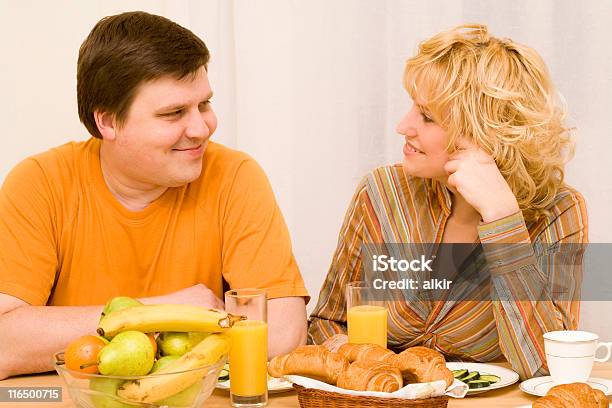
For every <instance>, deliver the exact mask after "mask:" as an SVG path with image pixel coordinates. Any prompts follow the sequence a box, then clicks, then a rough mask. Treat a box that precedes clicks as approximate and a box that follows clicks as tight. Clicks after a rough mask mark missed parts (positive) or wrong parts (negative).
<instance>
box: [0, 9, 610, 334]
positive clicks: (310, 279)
mask: <svg viewBox="0 0 612 408" xmlns="http://www.w3.org/2000/svg"><path fill="white" fill-rule="evenodd" d="M130 10H145V11H148V12H151V13H155V14H160V15H164V16H166V17H168V18H170V19H172V20H175V21H177V22H178V23H180V24H182V25H184V26H185V27H187V28H189V29H191V30H192V31H193V32H195V33H196V34H197V35H199V36H201V37H202V38H203V39H204V41H205V42H206V44H207V45H208V47H209V48H210V50H211V54H212V61H211V64H210V69H209V72H210V77H211V81H212V86H213V89H214V92H215V97H214V99H213V106H214V108H215V109H216V112H217V115H218V117H219V123H220V124H219V128H218V130H217V133H216V135H215V137H214V138H215V139H216V140H217V141H219V142H221V143H224V144H226V145H228V146H230V147H233V148H236V149H239V150H243V151H246V152H248V153H249V154H251V155H252V156H253V157H255V158H256V159H257V160H258V161H259V163H260V164H261V165H262V166H263V167H264V169H265V170H266V172H267V174H268V177H269V178H270V181H271V183H272V186H273V188H274V191H275V193H276V197H277V199H278V202H279V204H280V207H281V208H282V210H283V213H284V216H285V219H286V221H287V224H288V226H289V229H290V232H291V235H292V239H293V245H294V250H295V254H296V257H297V259H298V262H299V265H300V267H301V270H302V273H303V275H304V278H305V280H306V283H307V286H308V289H309V291H310V292H311V294H312V296H313V299H312V301H311V303H310V305H309V308H310V309H312V307H313V306H314V304H315V303H316V300H317V297H318V292H319V289H320V286H321V283H322V281H323V278H324V276H325V274H326V272H327V268H328V266H329V261H330V259H331V256H332V253H333V250H334V248H335V245H336V240H337V234H338V230H339V228H340V225H341V223H342V220H343V217H344V211H345V210H346V207H347V205H348V203H349V200H350V198H351V196H352V194H353V191H354V188H355V186H356V184H357V182H358V181H359V179H360V178H361V177H362V176H363V175H364V174H366V173H367V172H368V171H369V170H371V169H372V168H374V167H376V166H380V165H384V164H389V163H393V162H398V161H400V160H401V157H402V155H401V146H402V140H401V138H400V137H399V136H397V135H396V134H395V132H394V127H395V123H396V122H397V121H398V120H399V119H400V118H401V116H402V114H403V113H404V112H405V111H406V110H407V109H409V107H410V100H409V98H408V96H407V94H406V93H405V92H404V90H403V89H402V85H401V75H402V71H403V65H404V61H405V60H406V59H407V58H408V57H409V56H411V55H413V54H414V53H415V51H416V49H417V45H418V43H419V41H421V40H424V39H426V38H428V37H429V36H431V35H433V34H435V33H436V32H439V31H441V30H445V29H448V28H451V27H453V26H455V25H458V24H462V23H471V22H478V23H484V24H487V25H488V26H489V29H490V31H491V32H492V34H493V35H496V36H499V37H510V38H512V39H513V40H515V41H518V42H521V43H525V44H528V45H530V46H532V47H534V48H535V49H536V50H537V51H538V52H540V54H541V55H542V57H543V58H544V60H545V61H546V63H547V64H548V67H549V69H550V71H551V73H552V76H553V79H554V81H555V83H556V84H557V86H558V88H559V89H560V91H561V93H562V94H563V95H564V96H565V98H566V100H567V102H568V107H569V112H570V118H569V120H570V123H571V124H572V125H574V126H576V127H577V153H576V156H575V158H574V160H573V161H572V162H571V164H570V165H569V166H568V168H567V181H568V182H569V183H570V184H572V185H573V186H574V187H576V188H577V189H578V190H579V191H581V192H582V193H583V194H584V195H585V197H586V199H587V204H588V211H589V221H590V226H589V228H590V239H591V241H592V242H612V233H611V232H610V227H611V226H612V212H610V210H609V207H610V203H612V182H611V181H610V175H611V174H612V160H610V159H609V152H610V151H612V138H611V137H610V116H611V115H610V106H612V45H611V44H612V43H611V42H610V38H612V28H611V23H612V2H610V1H607V0H601V1H595V0H592V1H591V0H584V1H581V2H574V1H553V0H541V1H537V2H534V1H528V0H516V1H513V2H508V1H506V0H499V1H491V0H476V1H467V0H464V1H454V0H449V1H431V0H428V1H421V0H419V1H408V0H387V1H385V0H377V1H371V0H335V1H329V0H308V1H306V0H304V1H300V0H293V1H289V0H268V1H264V0H207V1H195V0H194V1H163V0H152V1H136V0H130V1H87V2H81V1H65V0H56V1H42V0H41V1H20V2H17V1H9V0H0V50H1V56H0V58H1V60H0V61H1V63H0V89H1V92H2V97H1V98H0V124H1V129H2V134H1V137H0V181H1V180H2V179H3V178H4V176H5V175H6V173H7V172H8V171H9V170H10V169H11V168H12V167H13V166H14V165H15V164H16V163H17V162H18V161H20V160H21V159H23V158H25V157H27V156H29V155H31V154H35V153H37V152H40V151H42V150H46V149H47V148H49V147H52V146H55V145H58V144H61V143H64V142H66V141H68V140H84V139H86V138H87V134H86V132H85V129H84V127H83V126H82V125H81V124H80V123H79V120H78V116H77V110H76V91H75V89H76V59H77V53H78V48H79V45H80V44H81V42H82V41H83V39H84V38H85V37H86V35H87V33H88V32H89V30H91V28H92V27H93V25H94V24H95V23H96V22H97V21H98V20H99V19H100V18H102V17H104V16H106V15H110V14H116V13H119V12H123V11H130ZM604 308H605V309H606V310H607V311H608V312H610V311H612V304H610V303H608V304H604V303H601V302H599V303H595V302H585V303H584V305H583V312H582V321H581V325H582V326H583V327H584V328H586V329H590V330H593V331H596V332H598V333H601V334H602V337H607V338H608V339H612V319H610V318H609V317H604V316H610V314H609V313H605V312H604Z"/></svg>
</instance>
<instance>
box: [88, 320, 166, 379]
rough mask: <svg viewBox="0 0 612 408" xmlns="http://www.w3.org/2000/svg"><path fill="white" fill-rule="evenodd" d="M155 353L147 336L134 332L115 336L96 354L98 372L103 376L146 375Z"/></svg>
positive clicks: (129, 331)
mask: <svg viewBox="0 0 612 408" xmlns="http://www.w3.org/2000/svg"><path fill="white" fill-rule="evenodd" d="M154 360H155V352H154V350H153V345H152V344H151V340H150V339H149V336H147V335H146V334H144V333H141V332H139V331H135V330H128V331H124V332H121V333H119V334H118V335H116V336H115V337H114V338H113V340H111V342H110V343H108V344H107V345H106V346H104V348H103V349H102V350H100V354H98V370H99V371H100V373H101V374H104V375H120V376H124V375H147V373H148V372H149V371H151V368H152V367H153V362H154Z"/></svg>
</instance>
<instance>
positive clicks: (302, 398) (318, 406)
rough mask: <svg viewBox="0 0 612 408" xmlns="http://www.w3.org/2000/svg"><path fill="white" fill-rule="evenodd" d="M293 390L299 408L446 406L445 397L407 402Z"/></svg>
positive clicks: (312, 390) (307, 389) (298, 388)
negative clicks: (295, 392) (296, 396)
mask: <svg viewBox="0 0 612 408" xmlns="http://www.w3.org/2000/svg"><path fill="white" fill-rule="evenodd" d="M293 388H295V390H296V391H297V394H298V401H299V402H300V407H301V408H354V407H364V408H369V407H372V408H374V407H376V408H383V407H389V408H400V407H414V408H445V407H446V406H447V405H448V397H447V396H446V395H442V396H440V397H433V398H426V399H416V400H409V399H402V398H377V397H364V396H355V395H348V394H339V393H337V392H329V391H323V390H317V389H314V388H304V387H302V386H301V385H297V384H293Z"/></svg>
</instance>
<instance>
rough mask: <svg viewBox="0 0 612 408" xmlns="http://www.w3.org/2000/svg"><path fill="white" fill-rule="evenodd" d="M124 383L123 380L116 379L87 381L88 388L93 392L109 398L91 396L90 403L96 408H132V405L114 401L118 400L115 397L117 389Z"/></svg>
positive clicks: (98, 378) (101, 378)
mask: <svg viewBox="0 0 612 408" xmlns="http://www.w3.org/2000/svg"><path fill="white" fill-rule="evenodd" d="M124 382H125V381H124V380H121V379H117V378H104V377H95V378H92V379H91V380H89V388H90V389H91V390H93V391H98V392H102V393H104V394H109V396H108V397H107V396H104V395H91V402H93V404H94V405H95V406H96V408H134V406H133V405H128V404H124V403H122V402H120V401H118V400H116V399H115V398H119V397H117V389H119V387H121V385H122V384H123V383H124ZM111 395H112V397H111Z"/></svg>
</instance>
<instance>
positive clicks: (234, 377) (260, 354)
mask: <svg viewBox="0 0 612 408" xmlns="http://www.w3.org/2000/svg"><path fill="white" fill-rule="evenodd" d="M225 310H226V311H227V312H228V313H232V314H235V315H242V316H246V317H247V319H246V320H241V321H239V322H237V323H234V325H233V326H232V328H231V329H230V330H229V336H230V339H231V341H232V348H231V349H230V353H229V364H230V380H229V381H230V399H231V404H232V406H234V407H265V406H266V405H267V404H268V323H267V320H268V307H267V298H266V291H265V290H261V289H232V290H228V291H227V292H225Z"/></svg>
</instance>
